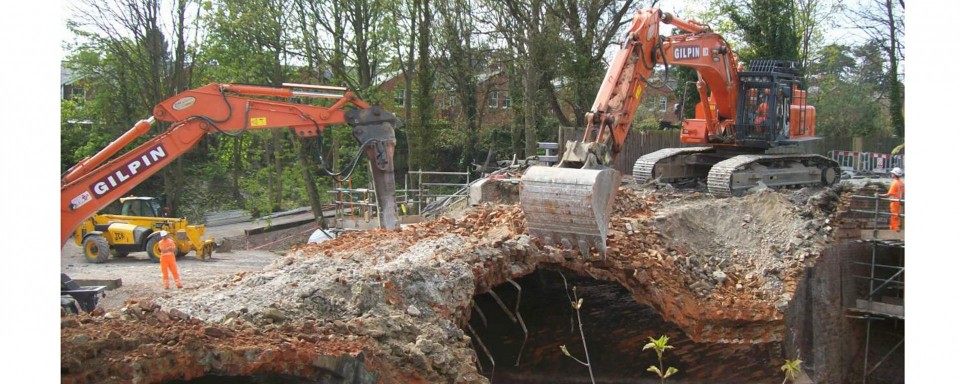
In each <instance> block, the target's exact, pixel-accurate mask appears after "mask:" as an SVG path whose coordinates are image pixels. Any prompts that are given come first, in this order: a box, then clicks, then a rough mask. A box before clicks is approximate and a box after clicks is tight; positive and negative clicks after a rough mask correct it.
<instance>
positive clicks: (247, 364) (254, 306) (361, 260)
mask: <svg viewBox="0 0 960 384" xmlns="http://www.w3.org/2000/svg"><path fill="white" fill-rule="evenodd" d="M799 193H800V192H795V193H794V195H790V194H789V193H776V192H759V193H756V194H752V195H750V196H746V197H742V198H728V199H716V198H714V197H711V196H707V195H699V194H697V193H693V194H691V193H680V192H668V193H660V192H654V191H650V190H643V189H632V188H622V189H621V190H620V193H619V194H618V197H617V201H616V208H615V212H614V215H613V219H612V221H611V231H610V235H609V236H608V254H607V255H606V257H605V258H604V257H603V256H602V255H599V254H596V253H594V254H592V255H587V256H586V257H583V256H581V255H579V254H578V253H577V252H573V251H571V250H562V249H554V248H552V247H544V246H543V245H542V244H540V243H539V242H538V241H537V240H536V239H532V238H530V237H529V236H528V235H527V234H526V233H525V232H526V228H525V223H524V218H523V212H522V210H521V209H520V208H519V206H516V205H509V206H504V205H498V206H482V207H479V208H477V209H475V210H471V211H469V212H467V213H466V214H465V215H463V217H461V218H451V217H443V218H440V219H437V220H434V221H430V222H425V223H421V224H416V225H411V226H407V227H405V228H404V229H402V230H400V231H396V232H391V231H383V230H373V231H365V232H355V233H347V234H344V235H342V236H340V237H338V238H336V239H333V240H329V241H326V242H323V243H321V244H309V245H304V246H300V247H298V248H295V249H294V250H292V251H291V252H290V253H288V254H287V256H285V257H283V258H281V259H279V260H277V261H276V262H275V263H273V264H272V265H270V266H269V267H267V268H265V269H264V270H263V271H260V272H254V273H241V274H236V275H233V276H229V277H227V278H224V279H222V280H220V281H217V282H216V283H214V284H211V285H208V286H205V287H202V288H199V289H197V290H195V291H194V292H191V294H189V295H180V294H176V295H168V296H165V297H162V298H157V299H156V300H154V301H150V303H152V304H150V305H149V307H150V310H149V311H147V310H146V309H145V308H142V305H141V304H142V303H143V302H140V303H138V304H131V305H128V306H127V307H124V308H123V309H119V310H111V311H110V312H108V313H106V314H104V315H103V316H101V317H80V318H79V320H77V321H78V322H79V326H76V327H74V326H70V327H65V328H63V332H62V337H61V340H62V346H63V348H62V350H61V360H62V365H63V367H64V368H63V369H64V372H67V373H65V374H64V377H70V378H74V377H76V381H74V382H82V381H84V379H88V378H95V379H97V380H94V381H101V380H102V379H104V378H107V377H112V376H117V377H123V378H125V380H121V381H128V380H134V381H138V382H161V381H163V380H168V379H170V378H171V377H170V376H162V375H159V374H158V373H155V371H154V369H157V370H162V369H161V367H163V366H165V365H164V364H173V362H176V363H177V364H180V365H184V366H188V367H190V369H188V370H183V369H179V370H174V371H175V372H176V373H178V374H179V373H182V376H180V377H178V378H182V379H189V378H191V377H199V376H202V375H205V374H206V375H210V374H218V375H219V374H227V373H229V374H234V373H236V374H243V373H244V372H247V373H249V372H275V373H285V374H297V375H303V376H305V377H310V376H312V375H315V374H314V371H318V370H319V371H322V370H324V369H327V368H323V367H318V366H316V361H318V359H321V358H320V357H322V359H328V360H329V359H348V360H349V361H354V362H356V361H361V362H362V363H363V365H364V366H365V367H366V369H368V370H369V372H372V374H373V375H377V377H378V380H379V381H380V382H486V381H487V380H486V379H485V378H484V377H483V376H481V375H480V374H478V372H477V362H476V358H477V357H476V356H477V355H476V354H475V352H474V350H473V346H472V345H471V339H470V337H469V335H468V334H465V332H464V330H463V329H464V328H465V327H464V326H465V324H466V323H467V322H468V321H469V318H470V316H471V305H472V300H473V297H474V296H475V295H479V294H483V293H485V292H488V291H490V290H491V289H492V288H493V287H495V286H497V285H500V284H504V283H506V282H507V281H508V279H514V278H519V277H522V276H524V275H527V274H530V273H531V272H533V271H534V270H536V269H537V267H538V266H541V265H552V266H559V267H563V268H566V269H569V270H572V271H576V272H578V273H581V274H583V275H587V276H591V277H592V278H594V279H602V280H608V281H615V282H618V283H620V284H621V285H623V286H624V287H626V288H627V289H628V290H629V291H630V293H631V295H632V297H633V298H634V299H635V300H636V301H637V302H640V303H643V304H649V305H651V306H652V307H653V308H655V309H656V310H657V311H658V312H659V313H660V314H661V315H662V316H663V317H664V319H665V320H667V321H670V322H673V323H675V324H677V325H678V326H679V327H680V328H682V329H683V330H684V332H686V333H687V334H688V335H690V337H691V339H693V340H696V341H704V342H721V343H760V342H770V341H778V340H780V339H781V338H782V335H783V326H784V325H783V311H784V305H785V302H786V301H788V300H789V298H790V297H791V296H792V289H794V287H795V286H796V284H797V279H798V276H800V274H801V273H802V270H803V268H804V267H805V266H806V265H809V264H810V263H811V262H812V260H813V259H815V258H816V257H817V255H818V254H819V251H820V250H821V249H822V247H823V244H824V243H825V242H826V241H827V240H828V239H829V234H830V225H829V222H828V219H829V217H828V216H827V215H828V214H829V213H830V212H828V211H827V210H824V209H822V208H821V205H823V204H827V208H829V203H824V201H827V202H829V201H831V198H830V197H829V196H826V197H825V196H821V195H816V194H811V193H810V192H809V191H807V192H805V193H807V195H806V196H799V195H797V194H799ZM821 193H829V191H827V192H821ZM814 195H815V196H816V197H815V196H814ZM834 197H835V195H834ZM794 200H797V201H794ZM138 306H139V307H140V308H141V311H138V310H137V309H135V308H138ZM153 306H158V307H159V308H162V309H163V310H160V309H159V308H155V307H153ZM131 307H132V308H134V309H130V308H131ZM167 311H169V312H167ZM138 313H139V314H138ZM144 313H148V314H147V315H144ZM162 313H165V314H166V315H161V314H162ZM173 313H177V314H178V315H177V316H173V315H172V314H173ZM160 317H168V318H170V319H169V321H165V319H160ZM67 319H69V318H67ZM150 319H154V320H150ZM64 321H65V322H69V320H64ZM151 323H152V324H151ZM71 324H72V323H71ZM208 328H209V329H211V331H210V332H211V333H212V334H208V333H207V331H206V330H207V329H208ZM109 330H114V331H115V332H116V333H118V334H119V335H120V338H119V340H121V341H118V342H116V343H114V344H110V345H109V347H104V349H103V350H102V351H101V350H94V351H93V352H91V350H90V349H89V348H90V347H89V346H90V345H92V344H89V343H86V342H81V343H79V344H76V343H73V342H72V341H71V340H73V339H74V338H75V337H80V336H82V335H86V336H87V338H88V340H100V339H101V338H104V339H108V340H109V339H111V338H110V337H108V335H109ZM218 330H219V331H218ZM103 332H106V333H103ZM258 332H259V333H258ZM267 332H273V333H269V334H268V333H267ZM181 333H182V334H181ZM215 335H218V336H221V337H216V336H215ZM224 335H227V336H224ZM81 338H82V337H81ZM131 338H132V339H133V340H135V341H123V340H127V339H131ZM237 338H239V339H237ZM235 339H237V340H236V341H231V340H235ZM112 340H117V337H116V335H114V336H112ZM196 340H200V341H196ZM321 342H325V343H333V344H332V345H334V346H336V348H328V347H327V346H326V344H323V343H321ZM284 343H286V344H284ZM85 345H86V346H85ZM96 348H99V347H96ZM244 348H255V349H256V350H257V351H266V350H273V351H275V352H274V353H277V354H280V355H283V356H288V355H289V356H290V357H291V360H292V362H291V363H290V364H292V365H289V366H284V365H282V364H281V363H279V362H277V363H275V364H270V363H269V361H272V360H269V359H268V358H265V357H257V356H262V355H263V353H260V354H259V355H256V354H253V355H248V354H247V353H248V352H243V351H246V350H247V349H244ZM271 348H272V349H271ZM133 352H135V353H133ZM207 356H219V357H218V359H219V360H217V359H212V358H209V357H207ZM247 356H252V357H251V358H248V357H247ZM301 356H302V358H301ZM344 356H346V357H344ZM308 357H309V358H308ZM224 358H226V359H227V361H229V363H224V362H223V359H224ZM91 359H96V360H98V362H99V364H96V367H93V365H91V364H87V363H88V362H89V361H90V360H91ZM265 359H266V360H265ZM322 359H321V360H322ZM350 359H352V360H350ZM328 360H323V361H328ZM311 361H313V363H310V362H311ZM338 361H339V360H338ZM168 362H169V363H168ZM298 362H299V363H298ZM311 364H312V365H311ZM351 364H355V363H351ZM149 367H156V368H149ZM171 367H172V365H171ZM311 367H312V368H311ZM311 370H314V371H311ZM71 380H73V379H71ZM65 381H69V380H65Z"/></svg>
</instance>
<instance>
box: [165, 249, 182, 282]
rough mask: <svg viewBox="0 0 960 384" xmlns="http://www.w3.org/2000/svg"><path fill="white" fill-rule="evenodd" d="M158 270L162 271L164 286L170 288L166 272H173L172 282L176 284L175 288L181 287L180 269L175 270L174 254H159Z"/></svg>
mask: <svg viewBox="0 0 960 384" xmlns="http://www.w3.org/2000/svg"><path fill="white" fill-rule="evenodd" d="M160 272H161V273H163V287H164V288H170V278H169V277H168V273H170V274H173V282H174V283H176V284H177V288H183V283H181V282H180V271H178V270H177V257H176V256H174V255H169V256H168V255H163V256H160Z"/></svg>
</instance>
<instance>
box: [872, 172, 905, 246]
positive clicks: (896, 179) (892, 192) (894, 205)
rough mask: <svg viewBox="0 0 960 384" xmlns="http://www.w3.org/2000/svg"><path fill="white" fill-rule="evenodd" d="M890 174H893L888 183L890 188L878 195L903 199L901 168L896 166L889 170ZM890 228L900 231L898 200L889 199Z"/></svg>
mask: <svg viewBox="0 0 960 384" xmlns="http://www.w3.org/2000/svg"><path fill="white" fill-rule="evenodd" d="M890 175H891V176H893V183H892V184H890V189H889V190H888V191H887V193H885V194H882V195H878V196H880V197H889V198H890V199H897V200H902V199H903V180H901V178H902V177H903V170H902V169H900V167H896V168H894V169H892V170H890ZM890 230H891V231H897V232H899V231H900V201H891V202H890Z"/></svg>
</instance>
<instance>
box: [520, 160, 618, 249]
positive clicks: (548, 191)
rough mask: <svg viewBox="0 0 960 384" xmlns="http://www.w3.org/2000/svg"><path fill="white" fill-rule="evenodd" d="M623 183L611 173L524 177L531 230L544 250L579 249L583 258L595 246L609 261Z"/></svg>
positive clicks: (567, 171)
mask: <svg viewBox="0 0 960 384" xmlns="http://www.w3.org/2000/svg"><path fill="white" fill-rule="evenodd" d="M620 178H621V175H620V172H618V171H617V170H615V169H612V168H605V169H599V170H598V169H576V168H558V167H544V166H533V167H530V168H529V169H527V171H526V172H525V173H524V174H523V176H522V177H521V178H520V207H521V208H522V209H523V213H524V215H525V216H526V220H527V230H528V231H529V232H530V235H531V236H534V237H537V238H539V239H540V240H541V241H542V242H543V243H544V245H551V246H555V245H558V244H559V245H560V246H561V247H562V248H564V249H576V250H578V251H579V252H580V254H581V255H582V256H583V257H589V255H590V248H591V247H593V248H595V249H597V250H598V251H599V252H600V254H601V255H603V256H604V257H605V256H606V249H607V230H608V227H609V223H610V215H611V212H612V211H613V203H614V200H615V198H616V195H617V189H618V188H619V187H620Z"/></svg>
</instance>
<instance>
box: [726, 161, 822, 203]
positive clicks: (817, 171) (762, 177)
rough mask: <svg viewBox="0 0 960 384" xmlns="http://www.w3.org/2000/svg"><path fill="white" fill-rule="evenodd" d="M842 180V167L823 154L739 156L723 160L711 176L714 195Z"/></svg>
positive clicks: (741, 193)
mask: <svg viewBox="0 0 960 384" xmlns="http://www.w3.org/2000/svg"><path fill="white" fill-rule="evenodd" d="M839 180H840V165H839V164H837V162H835V161H833V160H831V159H829V158H827V157H824V156H820V155H811V154H785V155H779V154H778V155H739V156H734V157H731V158H729V159H726V160H723V161H721V162H719V163H717V164H716V165H714V166H713V168H710V174H709V175H708V177H707V188H708V189H709V191H710V193H712V194H714V195H717V196H721V197H726V196H740V195H743V194H744V193H746V192H747V191H748V190H750V188H754V187H756V186H758V185H760V183H763V185H765V186H767V187H770V188H790V187H803V186H830V185H833V184H836V183H837V182H838V181H839Z"/></svg>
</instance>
